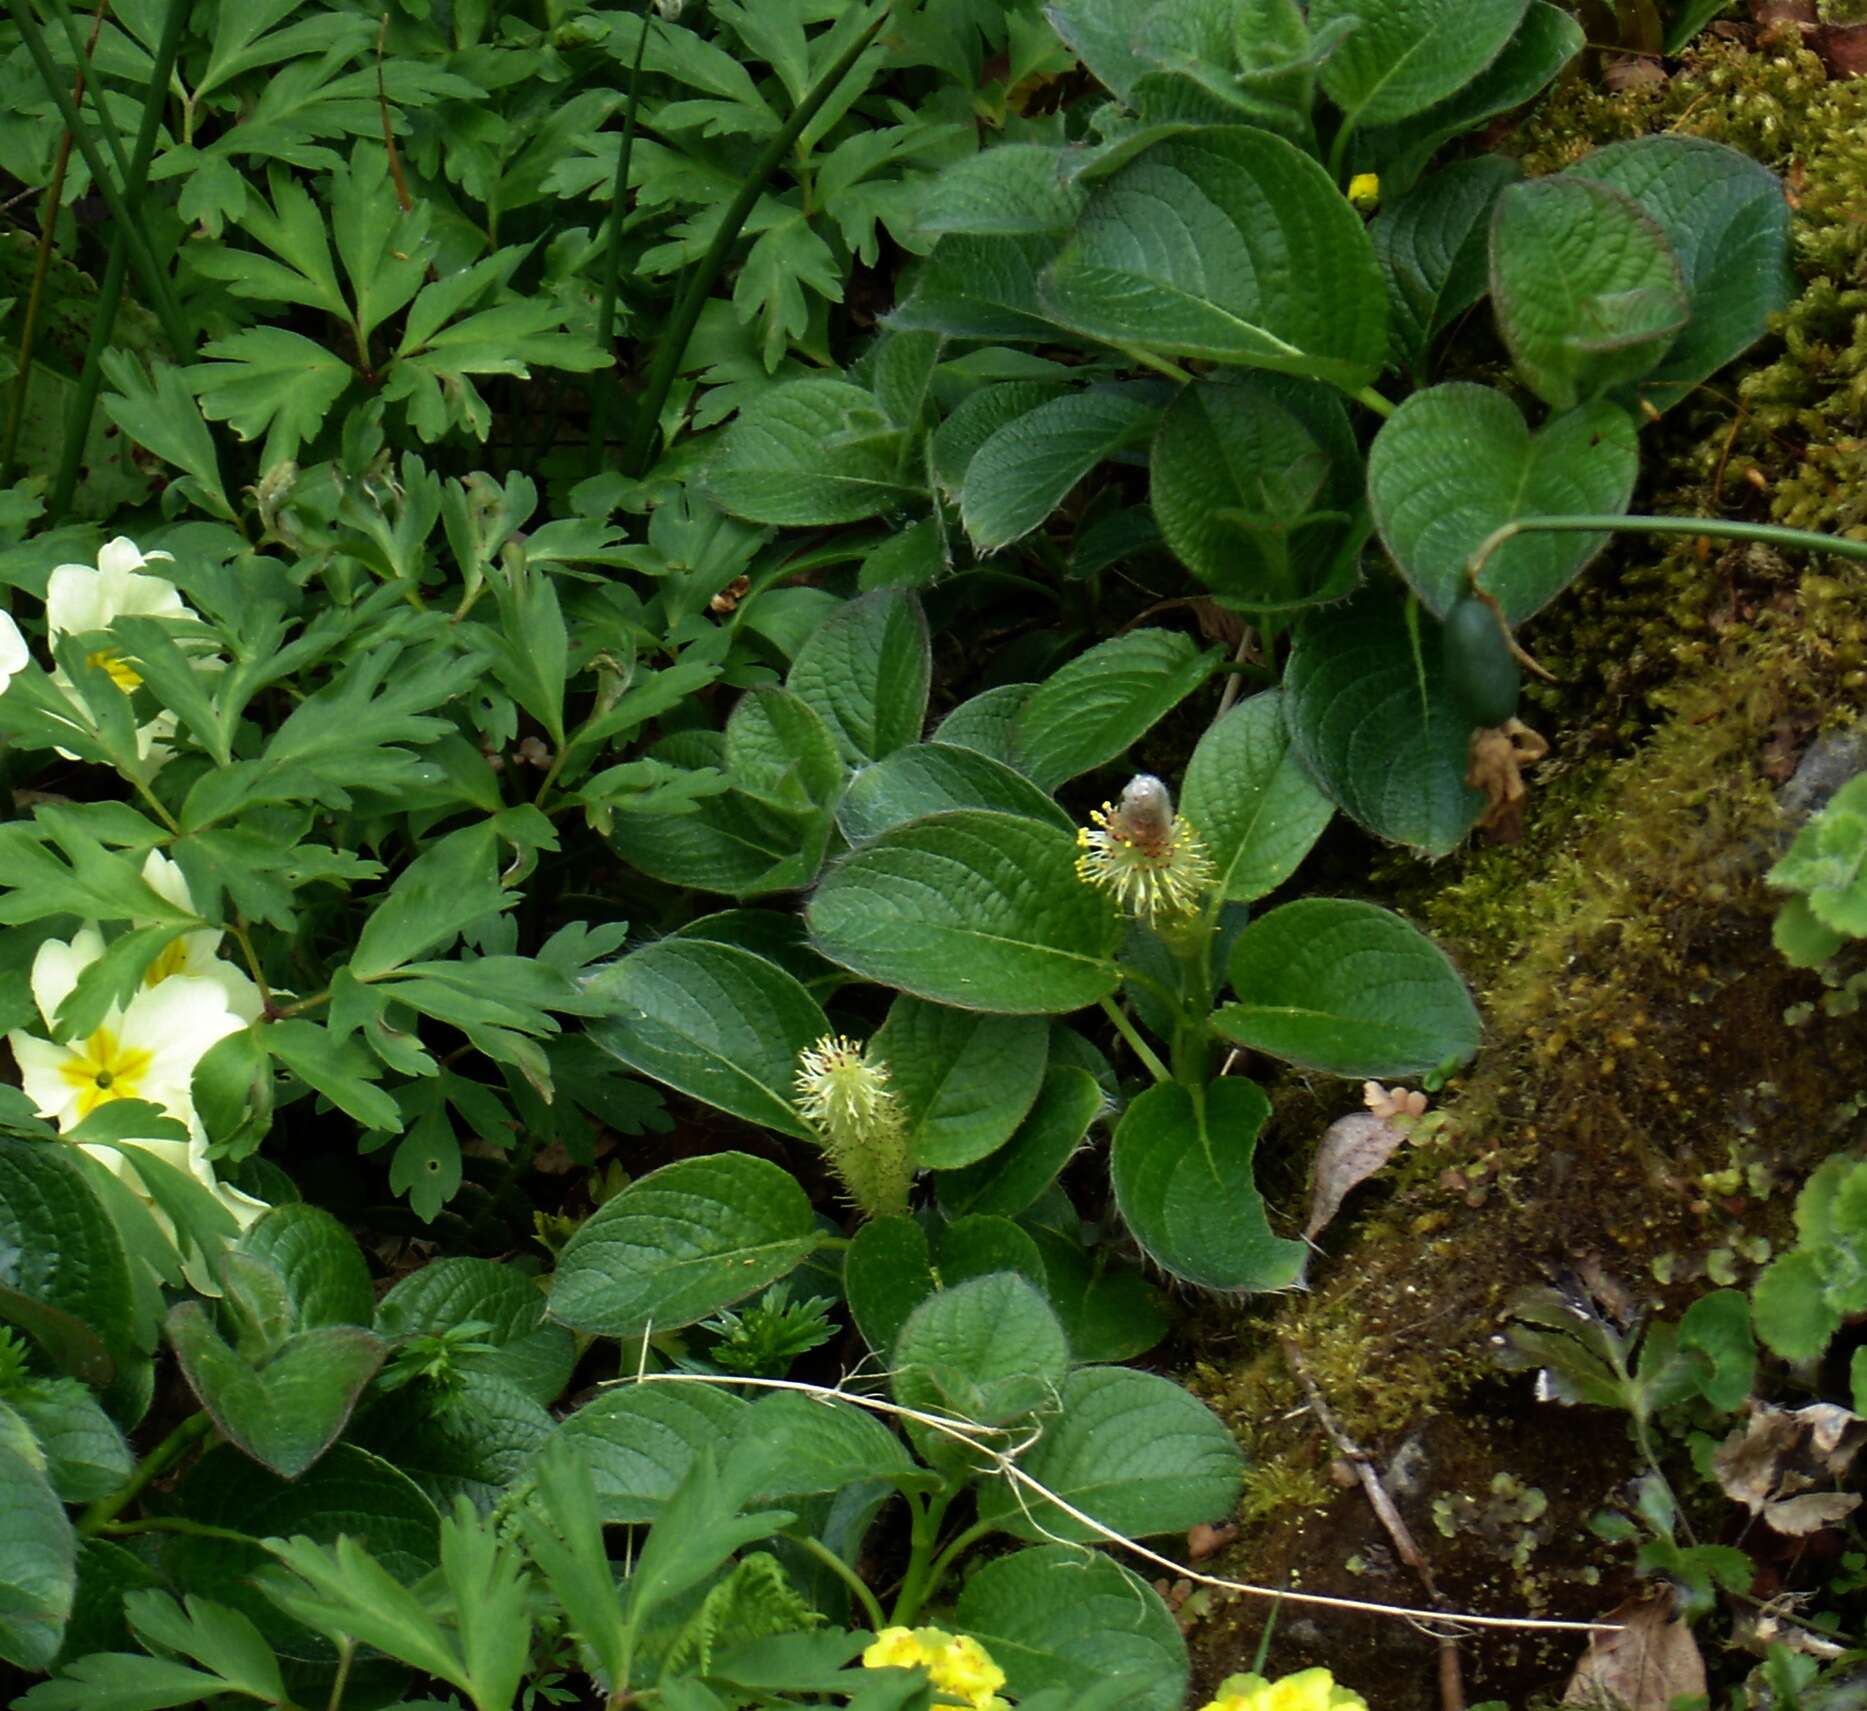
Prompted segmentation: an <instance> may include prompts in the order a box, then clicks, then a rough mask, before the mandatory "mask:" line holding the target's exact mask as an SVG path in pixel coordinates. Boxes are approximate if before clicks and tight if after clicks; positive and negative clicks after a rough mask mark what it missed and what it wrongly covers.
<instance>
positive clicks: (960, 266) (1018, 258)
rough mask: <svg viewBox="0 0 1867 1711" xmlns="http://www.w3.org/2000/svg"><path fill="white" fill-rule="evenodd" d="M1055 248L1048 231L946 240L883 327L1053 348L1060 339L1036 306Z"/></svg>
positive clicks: (943, 239) (927, 260)
mask: <svg viewBox="0 0 1867 1711" xmlns="http://www.w3.org/2000/svg"><path fill="white" fill-rule="evenodd" d="M1056 249H1057V240H1056V239H1055V238H1054V237H1052V236H1050V235H1048V234H1043V235H1039V236H1033V237H1016V238H976V237H969V236H965V235H961V234H954V235H952V236H950V237H944V238H942V239H941V240H940V241H939V242H938V243H937V244H935V245H934V251H933V254H932V255H930V256H929V257H928V258H927V259H926V260H925V261H924V262H922V263H921V265H920V267H919V268H918V269H916V271H915V273H914V275H913V280H912V284H911V286H910V288H909V290H908V291H907V293H906V294H905V296H904V297H903V299H902V301H901V302H900V303H898V304H897V305H896V307H895V310H894V313H893V314H891V315H890V316H889V317H888V324H889V326H890V327H892V328H893V329H894V330H895V331H896V332H925V333H944V334H946V335H947V337H949V338H955V339H1012V340H1025V341H1028V342H1032V343H1044V344H1054V343H1055V342H1056V341H1057V339H1058V338H1059V336H1060V335H1059V332H1058V329H1057V326H1056V324H1055V323H1054V322H1053V321H1052V320H1051V319H1050V318H1049V315H1048V314H1047V313H1046V311H1045V310H1044V308H1043V306H1042V305H1041V304H1040V303H1039V302H1038V275H1039V274H1040V272H1041V271H1042V269H1043V267H1044V264H1045V263H1046V262H1048V261H1049V260H1050V258H1051V257H1052V256H1053V255H1054V254H1055V253H1056Z"/></svg>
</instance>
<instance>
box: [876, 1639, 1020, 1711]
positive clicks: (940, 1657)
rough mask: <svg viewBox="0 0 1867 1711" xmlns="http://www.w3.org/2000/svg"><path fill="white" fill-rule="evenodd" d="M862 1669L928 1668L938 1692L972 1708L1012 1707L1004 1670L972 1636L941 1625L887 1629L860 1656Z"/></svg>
mask: <svg viewBox="0 0 1867 1711" xmlns="http://www.w3.org/2000/svg"><path fill="white" fill-rule="evenodd" d="M862 1667H863V1668H864V1669H924V1670H926V1671H927V1679H928V1681H929V1683H930V1684H931V1685H932V1687H933V1690H934V1692H935V1693H937V1694H939V1695H940V1696H941V1697H942V1698H943V1699H945V1700H948V1701H956V1702H957V1703H959V1704H961V1705H969V1706H971V1707H972V1711H1008V1708H1007V1707H1006V1704H1005V1701H1004V1700H1002V1699H1000V1698H999V1697H998V1690H999V1689H1000V1688H1001V1687H1003V1686H1004V1685H1005V1672H1004V1671H1003V1670H1002V1669H1000V1668H999V1667H998V1665H997V1664H995V1663H993V1661H992V1657H991V1654H990V1653H989V1652H987V1651H986V1649H985V1647H984V1646H982V1645H980V1644H979V1642H978V1641H977V1640H975V1639H974V1638H973V1637H972V1636H971V1635H970V1634H949V1633H947V1632H946V1630H945V1629H943V1628H884V1629H883V1630H882V1631H881V1632H880V1633H879V1634H877V1635H876V1636H875V1643H874V1645H872V1646H870V1647H869V1649H868V1650H867V1651H865V1652H864V1653H863V1654H862Z"/></svg>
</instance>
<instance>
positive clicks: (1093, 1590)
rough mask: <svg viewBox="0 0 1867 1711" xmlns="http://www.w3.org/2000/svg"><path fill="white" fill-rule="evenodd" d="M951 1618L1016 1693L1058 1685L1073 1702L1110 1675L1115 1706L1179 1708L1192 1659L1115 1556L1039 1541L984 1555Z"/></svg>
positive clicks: (1145, 1589) (1137, 1710)
mask: <svg viewBox="0 0 1867 1711" xmlns="http://www.w3.org/2000/svg"><path fill="white" fill-rule="evenodd" d="M954 1626H955V1627H957V1628H959V1629H960V1630H962V1631H963V1632H965V1633H968V1634H971V1635H972V1636H973V1637H974V1638H975V1639H977V1640H978V1641H979V1642H980V1644H981V1645H983V1646H984V1647H985V1648H986V1650H987V1651H988V1652H990V1653H991V1655H992V1661H993V1662H994V1663H996V1664H997V1665H998V1666H999V1668H1000V1669H1002V1670H1003V1671H1004V1672H1005V1691H1006V1693H1007V1694H1008V1695H1011V1696H1014V1697H1015V1698H1017V1699H1018V1700H1020V1701H1023V1700H1026V1699H1029V1698H1030V1697H1031V1696H1032V1695H1033V1694H1037V1693H1041V1692H1044V1691H1045V1690H1047V1689H1048V1690H1052V1691H1057V1692H1061V1693H1063V1694H1064V1695H1065V1696H1066V1702H1067V1703H1070V1704H1076V1703H1080V1702H1081V1701H1082V1700H1083V1698H1084V1696H1085V1695H1087V1694H1089V1693H1091V1692H1093V1691H1095V1690H1096V1689H1098V1688H1102V1687H1104V1686H1105V1685H1106V1684H1112V1683H1123V1684H1125V1685H1126V1686H1127V1688H1128V1691H1127V1693H1125V1694H1123V1695H1122V1696H1120V1697H1119V1698H1112V1699H1110V1700H1109V1701H1108V1702H1107V1703H1108V1704H1109V1705H1110V1706H1115V1705H1119V1706H1122V1707H1133V1708H1134V1711H1176V1708H1177V1707H1178V1706H1180V1705H1181V1704H1183V1703H1184V1701H1185V1696H1186V1684H1187V1676H1188V1673H1189V1665H1188V1662H1187V1655H1186V1642H1185V1640H1183V1639H1182V1638H1181V1637H1180V1629H1179V1624H1178V1623H1176V1622H1175V1621H1174V1619H1173V1615H1172V1613H1171V1612H1170V1611H1169V1610H1168V1609H1167V1607H1166V1605H1165V1604H1163V1603H1162V1602H1161V1600H1160V1597H1159V1595H1158V1594H1157V1593H1156V1592H1155V1591H1154V1589H1153V1588H1152V1587H1150V1586H1149V1585H1147V1583H1146V1582H1145V1581H1143V1580H1142V1579H1141V1578H1140V1577H1139V1576H1138V1575H1135V1574H1133V1573H1131V1572H1130V1571H1129V1570H1127V1569H1125V1568H1123V1567H1122V1566H1121V1564H1120V1563H1118V1562H1115V1561H1114V1560H1113V1559H1112V1558H1110V1557H1106V1556H1101V1555H1097V1554H1091V1553H1084V1552H1082V1551H1077V1550H1072V1549H1070V1548H1069V1547H1068V1546H1067V1545H1042V1546H1039V1547H1037V1548H1035V1549H1032V1550H1028V1551H1013V1552H1012V1553H1011V1554H1010V1555H1008V1556H1002V1557H999V1558H997V1559H996V1560H995V1561H992V1562H989V1563H987V1564H986V1565H985V1566H984V1567H983V1568H981V1569H979V1570H977V1571H976V1572H975V1573H974V1574H973V1575H971V1576H970V1577H969V1578H968V1580H967V1581H966V1584H965V1585H964V1586H963V1587H962V1588H961V1589H960V1595H959V1602H958V1604H957V1606H956V1607H955V1610H954Z"/></svg>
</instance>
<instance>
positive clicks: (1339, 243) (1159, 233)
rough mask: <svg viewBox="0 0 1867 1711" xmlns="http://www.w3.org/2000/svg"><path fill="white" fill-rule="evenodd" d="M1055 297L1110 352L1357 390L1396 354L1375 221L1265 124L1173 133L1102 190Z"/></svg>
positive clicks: (1074, 241) (1073, 242) (1054, 273)
mask: <svg viewBox="0 0 1867 1711" xmlns="http://www.w3.org/2000/svg"><path fill="white" fill-rule="evenodd" d="M1041 289H1042V295H1043V301H1044V307H1045V310H1046V312H1047V313H1049V314H1050V315H1052V316H1054V317H1055V318H1056V319H1057V320H1059V321H1061V322H1062V323H1063V324H1064V325H1065V326H1068V327H1073V328H1075V329H1076V330H1077V331H1078V332H1081V333H1085V334H1087V335H1088V336H1090V337H1091V338H1096V339H1100V340H1102V341H1103V342H1105V343H1109V344H1116V345H1138V346H1141V347H1142V348H1144V349H1148V350H1154V351H1160V352H1163V353H1165V354H1168V355H1172V356H1186V357H1199V358H1203V359H1205V360H1207V361H1211V362H1222V363H1240V364H1244V365H1246V366H1249V367H1253V368H1269V369H1275V370H1278V371H1280V372H1282V373H1286V374H1306V375H1310V376H1313V377H1314V378H1316V379H1318V380H1327V381H1329V382H1330V383H1331V384H1333V385H1337V386H1342V387H1345V388H1347V389H1348V390H1350V391H1354V390H1355V389H1356V388H1358V387H1362V386H1366V385H1368V384H1369V382H1371V381H1372V380H1373V379H1374V377H1375V376H1376V375H1377V374H1378V373H1379V372H1380V370H1381V365H1382V363H1383V362H1384V361H1385V359H1386V354H1387V329H1386V325H1385V322H1386V304H1385V301H1384V300H1383V296H1382V291H1381V275H1380V270H1379V268H1377V267H1376V265H1375V261H1374V252H1373V250H1372V248H1371V247H1370V246H1369V243H1368V234H1367V231H1366V229H1365V228H1364V227H1363V225H1362V223H1361V216H1360V215H1358V214H1357V213H1356V212H1355V210H1354V209H1353V208H1351V207H1350V206H1349V205H1348V202H1347V201H1346V200H1345V199H1344V198H1343V196H1342V195H1341V193H1340V192H1339V191H1338V190H1337V189H1336V187H1335V185H1334V183H1333V182H1331V180H1330V178H1329V175H1328V174H1327V173H1326V172H1324V171H1323V169H1322V168H1321V167H1320V166H1319V165H1318V164H1317V163H1316V162H1315V161H1314V160H1313V159H1311V158H1310V156H1308V155H1306V154H1304V153H1303V152H1302V150H1301V149H1298V148H1296V147H1295V146H1293V145H1292V144H1290V143H1287V142H1285V141H1284V140H1283V139H1282V138H1281V137H1274V136H1272V135H1270V134H1269V133H1268V132H1265V131H1256V130H1249V129H1230V128H1226V127H1215V128H1212V129H1210V130H1206V131H1202V132H1199V133H1196V134H1194V135H1190V136H1179V137H1173V138H1171V139H1169V140H1167V141H1165V142H1161V143H1157V144H1155V145H1154V147H1152V148H1150V149H1148V150H1147V151H1146V152H1145V153H1143V154H1141V155H1140V156H1139V157H1138V158H1136V159H1135V160H1133V161H1131V162H1130V163H1129V164H1128V165H1126V166H1124V167H1123V168H1121V170H1120V171H1118V172H1117V173H1115V174H1114V175H1113V176H1112V177H1110V178H1107V179H1105V180H1103V181H1101V182H1100V183H1098V184H1097V186H1096V188H1095V191H1094V193H1093V194H1092V195H1091V196H1090V199H1089V206H1088V207H1087V208H1086V209H1084V211H1083V214H1082V218H1081V219H1080V220H1079V221H1078V223H1077V227H1076V231H1075V233H1074V234H1073V235H1072V236H1071V238H1070V240H1069V241H1068V242H1067V243H1066V244H1065V245H1064V247H1063V249H1062V251H1061V253H1060V254H1059V255H1058V256H1057V259H1056V260H1055V261H1054V262H1052V263H1051V265H1050V267H1049V268H1048V269H1047V270H1046V272H1045V274H1044V279H1043V284H1042V288H1041Z"/></svg>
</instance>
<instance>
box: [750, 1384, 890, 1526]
mask: <svg viewBox="0 0 1867 1711" xmlns="http://www.w3.org/2000/svg"><path fill="white" fill-rule="evenodd" d="M728 1454H729V1455H730V1456H734V1457H741V1456H742V1457H745V1458H746V1459H747V1460H757V1461H762V1462H763V1463H764V1466H765V1469H766V1472H765V1476H764V1478H762V1479H760V1480H759V1481H758V1482H757V1484H756V1486H755V1488H754V1491H753V1500H754V1501H757V1502H761V1503H769V1502H773V1501H778V1500H784V1499H789V1498H793V1497H809V1496H816V1495H822V1494H826V1493H829V1492H834V1491H840V1490H842V1488H843V1487H844V1486H846V1485H854V1484H856V1483H857V1482H858V1481H861V1480H867V1479H894V1478H900V1477H903V1476H908V1475H912V1473H913V1472H914V1464H913V1461H912V1460H911V1458H910V1457H909V1455H908V1452H907V1450H906V1448H905V1447H904V1446H903V1445H902V1442H901V1440H900V1439H899V1438H898V1437H896V1436H895V1434H894V1433H893V1432H891V1431H890V1430H889V1429H888V1428H887V1427H886V1426H884V1425H883V1424H882V1422H881V1421H880V1420H878V1419H877V1418H876V1417H875V1416H874V1415H873V1414H871V1413H868V1412H866V1411H865V1410H864V1409H861V1408H857V1407H855V1406H853V1405H852V1404H850V1403H846V1402H827V1401H824V1400H823V1399H821V1398H818V1397H815V1396H800V1395H797V1394H795V1393H793V1394H785V1393H779V1394H777V1395H771V1394H767V1395H765V1396H763V1397H761V1398H760V1399H759V1400H758V1401H756V1402H754V1403H753V1404H752V1406H751V1407H750V1408H749V1409H747V1410H745V1411H744V1412H743V1413H742V1414H740V1415H739V1416H738V1417H737V1418H736V1420H735V1421H734V1424H733V1431H732V1440H731V1448H730V1449H729V1451H728Z"/></svg>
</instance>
